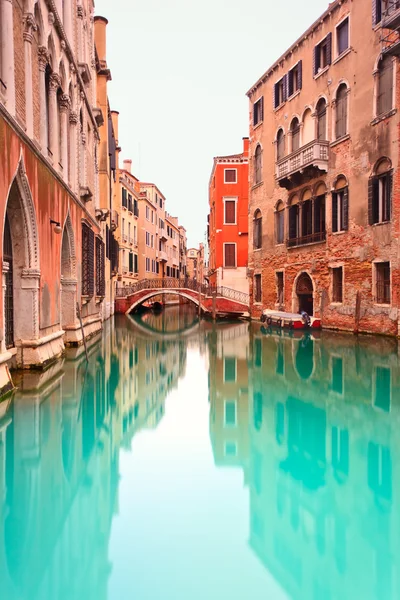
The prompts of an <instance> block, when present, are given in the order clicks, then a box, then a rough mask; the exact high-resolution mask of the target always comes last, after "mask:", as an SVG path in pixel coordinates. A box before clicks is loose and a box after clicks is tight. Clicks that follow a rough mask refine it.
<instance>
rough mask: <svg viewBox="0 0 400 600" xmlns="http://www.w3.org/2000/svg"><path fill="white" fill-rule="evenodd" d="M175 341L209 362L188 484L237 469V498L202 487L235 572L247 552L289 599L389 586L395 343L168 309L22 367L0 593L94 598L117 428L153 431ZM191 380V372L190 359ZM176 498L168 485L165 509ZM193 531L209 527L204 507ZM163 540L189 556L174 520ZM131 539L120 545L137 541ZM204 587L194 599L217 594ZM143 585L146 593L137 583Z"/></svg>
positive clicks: (0, 426) (129, 433)
mask: <svg viewBox="0 0 400 600" xmlns="http://www.w3.org/2000/svg"><path fill="white" fill-rule="evenodd" d="M189 350H190V351H191V352H192V354H193V353H197V354H196V357H198V360H199V362H202V361H201V360H200V358H201V356H200V355H202V359H204V358H206V359H207V365H208V390H209V398H208V401H209V409H210V410H209V431H204V432H203V439H204V438H206V441H207V444H206V445H207V447H208V449H209V448H210V445H209V442H208V435H209V437H210V442H211V449H212V457H211V456H210V461H211V463H212V464H209V463H207V462H204V464H203V463H201V465H202V467H201V476H202V477H204V480H202V481H204V484H202V487H204V490H207V486H208V485H211V483H207V482H212V481H214V480H215V473H216V472H217V473H218V474H220V475H221V469H229V474H231V473H235V471H234V469H237V470H240V471H241V472H242V473H243V482H244V485H243V489H242V490H241V491H240V490H239V491H238V494H239V493H242V494H243V495H244V496H245V497H246V499H247V500H248V501H246V502H237V503H235V501H234V499H233V498H230V499H229V498H226V499H225V500H224V501H223V502H221V501H220V503H218V501H217V499H215V506H216V507H218V506H221V507H224V506H225V507H226V506H227V504H226V503H227V502H230V503H231V504H230V506H231V505H235V506H236V507H240V510H241V511H245V514H243V519H242V521H243V522H244V523H245V524H246V527H247V523H248V530H247V531H246V534H247V533H248V536H247V537H246V539H243V547H244V548H247V551H248V553H249V555H250V556H251V558H252V560H253V563H251V564H250V562H249V561H247V559H246V561H247V562H246V565H247V566H246V567H245V569H247V571H246V570H245V569H244V571H243V573H242V574H241V577H243V578H244V580H245V581H249V582H250V581H251V580H252V578H253V574H254V573H255V569H256V566H257V565H258V564H259V563H258V560H256V559H259V560H260V561H261V563H262V565H264V569H262V571H263V573H264V572H265V573H271V574H272V576H273V578H274V579H275V581H276V582H277V583H278V584H279V585H280V586H281V587H282V588H283V589H284V590H285V591H286V593H287V595H288V597H289V598H293V599H301V598H307V599H316V600H322V599H323V600H326V599H329V598H332V599H333V598H339V597H340V598H344V599H346V598H349V599H350V598H351V599H353V598H363V599H367V600H369V599H371V600H372V599H379V600H386V599H395V598H398V597H400V589H399V582H398V578H397V577H396V571H397V566H398V562H399V560H400V549H399V547H398V542H397V539H398V535H397V522H398V518H399V508H398V506H399V502H398V499H397V491H398V482H397V479H398V478H397V476H396V475H397V473H396V471H397V470H398V464H399V442H398V439H399V436H398V429H399V428H398V425H399V420H400V410H399V402H400V394H399V388H400V368H399V355H398V347H397V342H395V341H392V340H386V339H380V338H377V339H371V338H366V337H362V338H359V339H358V340H355V339H354V338H353V337H351V336H344V335H329V334H322V335H320V336H318V337H314V336H303V335H297V334H296V335H294V334H293V335H291V336H289V335H278V334H276V333H272V332H268V331H267V330H265V329H263V328H260V326H259V325H253V324H249V323H245V322H243V323H236V324H235V323H223V324H220V325H218V326H215V325H214V324H213V323H210V322H205V321H202V322H201V323H199V322H198V319H197V315H196V312H195V311H194V310H189V311H188V310H187V309H182V308H179V307H176V308H172V309H171V308H169V309H167V311H165V314H162V315H154V314H152V313H148V314H146V315H142V316H141V317H140V318H136V319H132V318H130V319H128V318H125V317H124V318H119V319H116V320H115V323H114V324H111V323H108V324H107V327H106V330H105V332H104V335H103V336H102V338H101V339H98V340H92V341H91V344H90V363H89V365H87V364H86V361H85V358H84V355H83V354H82V349H79V350H77V351H70V352H69V353H68V355H67V357H66V359H65V360H64V361H63V362H61V363H58V364H57V365H55V366H54V367H52V368H51V369H49V370H48V371H46V372H45V373H42V374H35V373H28V374H25V376H24V378H23V379H21V381H20V382H19V386H20V389H19V391H18V393H17V394H16V395H15V396H14V398H12V399H11V400H9V401H7V402H4V403H2V404H0V578H1V589H2V592H1V597H2V598H5V599H6V600H9V599H10V600H14V599H15V600H17V599H18V600H28V599H29V600H45V599H46V600H47V599H49V598H55V599H57V600H66V599H67V598H68V600H69V599H75V598H87V599H90V598H93V599H94V598H96V599H97V598H99V597H101V598H107V597H109V596H108V586H109V578H110V573H111V571H112V569H113V565H112V562H111V559H110V550H109V539H110V533H111V526H112V523H113V519H114V517H115V515H116V513H117V511H118V506H119V491H120V457H121V449H124V450H126V451H127V452H126V454H127V455H128V456H129V460H130V461H136V460H142V461H143V460H145V455H143V453H142V454H141V455H139V456H137V455H136V454H135V452H132V447H133V446H132V441H133V438H134V437H135V436H138V438H139V434H140V433H143V434H145V433H146V431H147V432H149V430H152V431H154V430H156V428H157V432H158V433H156V435H157V434H159V432H160V428H159V425H160V423H161V421H162V420H163V419H165V421H163V425H164V424H165V422H166V420H167V419H166V401H167V398H168V396H169V395H170V393H171V391H172V390H176V389H177V386H178V382H179V381H180V380H181V379H182V378H185V377H186V368H187V358H188V351H189ZM192 373H193V371H192ZM197 376H198V377H205V376H206V375H205V373H204V371H202V370H201V369H200V368H199V371H198V375H197ZM204 381H205V379H204ZM191 385H196V381H195V380H194V381H193V382H191ZM201 401H202V402H204V403H206V402H207V399H206V398H202V399H201ZM189 416H190V415H189ZM163 425H162V426H163ZM162 426H161V428H162ZM172 431H174V434H175V435H177V433H178V432H177V431H176V430H174V429H172ZM164 436H165V431H164ZM135 439H136V438H135ZM186 443H190V440H189V441H188V440H187V441H186ZM193 443H194V444H196V441H194V442H193ZM142 452H143V450H142ZM182 452H185V448H184V447H183V446H182ZM129 453H130V454H129ZM192 456H193V455H192ZM196 457H197V458H196V460H198V461H200V460H202V455H201V453H197V454H196ZM196 464H197V468H199V465H200V462H199V463H196ZM192 467H193V465H190V468H192ZM143 469H144V470H145V469H146V464H144V466H143ZM160 469H162V466H160ZM177 481H179V473H178V477H177ZM193 481H195V479H193ZM187 485H188V486H189V487H190V481H189V482H188V483H187ZM182 489H184V488H182ZM230 489H232V488H230ZM189 491H190V490H189ZM220 493H223V492H220ZM182 497H184V495H183V496H182V494H181V496H179V492H178V491H177V497H176V505H177V507H180V506H182V504H179V503H182V502H184V500H182ZM173 500H174V502H175V497H173ZM155 506H156V505H154V506H153V510H154V507H155ZM191 508H192V509H193V510H194V511H195V506H192V507H191ZM149 510H150V509H149ZM177 510H178V508H177ZM188 510H189V509H188ZM216 510H217V508H216ZM194 514H195V513H194ZM235 514H236V513H235ZM130 518H133V517H132V515H130ZM136 518H138V517H137V515H136ZM139 518H140V520H143V521H144V522H147V521H148V522H149V521H151V520H153V519H154V514H152V513H151V511H150V512H149V514H147V513H146V512H144V513H143V514H140V517H139ZM236 526H237V527H238V529H239V525H238V524H237V523H236V520H232V524H231V527H232V528H235V527H236ZM209 527H210V528H211V527H213V528H218V518H216V519H215V518H214V520H212V519H210V524H209ZM144 529H146V527H144ZM231 533H232V535H231V536H230V535H227V534H226V531H225V535H226V539H222V540H221V548H222V547H225V548H226V551H227V552H228V549H229V548H230V545H231V542H232V539H233V538H235V539H236V540H237V539H238V536H237V535H236V536H235V535H233V533H234V532H233V531H231ZM205 534H206V535H205V537H204V539H205V540H207V539H208V538H207V532H205ZM180 535H181V536H182V539H183V540H185V544H187V545H188V546H187V552H188V555H190V548H191V545H193V546H194V547H197V546H196V544H197V542H196V540H191V539H190V535H189V533H188V532H187V531H186V530H185V531H183V532H180ZM239 539H240V536H239ZM142 543H143V540H141V539H138V540H135V544H136V546H135V547H136V552H137V554H140V549H141V544H142ZM149 544H150V545H156V544H157V540H150V542H149ZM204 544H205V542H203V546H202V551H204V550H206V546H205V545H204ZM243 556H245V553H243ZM231 560H233V559H232V557H231ZM254 565H256V566H254ZM153 567H154V569H155V570H156V567H157V565H152V566H151V567H150V566H149V571H148V574H147V575H146V574H144V575H143V577H144V580H146V577H148V576H150V573H153ZM259 568H260V569H261V567H259ZM210 569H211V570H212V567H211V566H210ZM212 575H213V573H210V578H211V580H212ZM213 576H214V578H215V580H218V577H217V576H216V575H215V573H214V575H213ZM254 580H255V579H254ZM218 581H219V580H218ZM134 583H135V582H132V590H133V591H132V594H133V593H134V590H135V585H134ZM249 585H250V584H249ZM219 589H220V590H223V589H224V586H223V582H220V588H219ZM214 592H215V593H216V590H210V594H209V595H208V596H207V597H209V598H214V597H221V598H222V597H223V593H222V595H221V594H220V595H219V596H216V595H213V593H214ZM139 593H140V592H139ZM182 593H183V592H182ZM184 594H185V595H182V594H181V592H180V591H177V593H176V594H175V596H174V598H184V597H185V598H186V597H190V595H189V596H188V595H187V594H186V592H184ZM253 594H254V588H251V589H250V588H249V593H248V597H249V598H253V597H255V596H254V595H253ZM261 596H262V594H261V595H260V597H261ZM267 596H268V594H267V592H266V597H267ZM126 597H134V596H133V595H132V596H126ZM135 597H136V596H135ZM145 597H146V598H149V599H150V600H153V598H154V600H158V599H159V598H160V596H151V595H150V596H149V595H148V596H146V595H142V596H140V595H139V596H138V598H145ZM243 597H245V596H243V594H242V595H241V598H243ZM274 598H275V596H274Z"/></svg>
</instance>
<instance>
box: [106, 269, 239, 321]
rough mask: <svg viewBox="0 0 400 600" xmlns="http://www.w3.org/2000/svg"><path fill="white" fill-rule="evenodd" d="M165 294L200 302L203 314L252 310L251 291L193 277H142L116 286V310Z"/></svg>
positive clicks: (124, 311)
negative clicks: (122, 285) (130, 284)
mask: <svg viewBox="0 0 400 600" xmlns="http://www.w3.org/2000/svg"><path fill="white" fill-rule="evenodd" d="M162 294H176V295H177V296H180V297H181V298H186V299H187V300H190V301H191V302H193V303H194V304H196V306H200V309H201V311H202V313H203V314H212V313H213V306H214V307H215V312H216V314H217V315H221V314H226V313H232V314H237V315H238V316H239V315H246V316H247V315H248V314H249V302H250V300H249V295H248V294H245V293H243V292H238V291H236V290H232V289H230V288H226V287H213V286H205V285H201V284H200V283H198V282H197V281H196V280H194V279H174V278H170V277H168V278H163V279H142V280H140V281H138V282H137V283H135V284H134V285H132V286H129V287H120V288H117V297H116V301H115V312H116V313H120V314H121V313H122V314H129V313H130V312H132V311H133V310H135V308H137V307H138V306H140V304H143V303H144V302H146V301H147V300H150V299H151V298H154V296H160V295H162Z"/></svg>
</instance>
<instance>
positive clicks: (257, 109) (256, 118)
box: [253, 96, 264, 127]
mask: <svg viewBox="0 0 400 600" xmlns="http://www.w3.org/2000/svg"><path fill="white" fill-rule="evenodd" d="M263 120H264V96H261V98H260V99H259V100H257V102H255V103H254V105H253V125H254V127H255V126H256V125H258V123H261V122H262V121H263Z"/></svg>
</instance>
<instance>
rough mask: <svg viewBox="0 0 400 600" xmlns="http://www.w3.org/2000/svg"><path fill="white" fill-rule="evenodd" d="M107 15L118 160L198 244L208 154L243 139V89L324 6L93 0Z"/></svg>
mask: <svg viewBox="0 0 400 600" xmlns="http://www.w3.org/2000/svg"><path fill="white" fill-rule="evenodd" d="M95 3H96V14H97V15H102V16H104V17H107V19H108V20H109V26H108V66H109V67H110V68H111V73H112V77H113V81H112V82H111V83H110V85H109V97H110V102H111V107H112V109H113V110H118V111H119V112H120V131H119V142H120V145H121V146H122V156H121V160H123V159H124V158H131V159H132V160H133V165H132V168H133V171H134V173H135V175H136V176H138V177H139V178H140V179H141V180H142V181H151V182H153V183H156V184H157V185H158V187H159V188H160V189H161V191H162V192H163V193H164V194H165V195H166V197H167V210H168V212H170V213H171V214H172V215H173V216H178V217H179V220H180V222H181V224H182V225H184V226H185V227H186V229H187V232H188V247H190V246H197V245H198V243H199V242H202V241H204V240H205V231H206V218H207V213H208V182H209V177H210V173H211V169H212V161H213V157H214V156H218V155H223V154H235V153H237V152H240V151H241V149H242V138H243V137H245V136H247V135H248V102H247V97H246V95H245V94H246V91H247V90H248V89H249V88H250V86H251V85H252V84H253V83H254V82H255V81H256V80H257V79H258V78H259V77H260V76H261V75H262V74H263V73H264V71H266V70H267V68H268V67H269V66H270V65H271V64H272V63H273V62H274V61H275V60H276V59H277V58H279V56H280V55H281V54H282V53H283V52H284V51H285V49H286V48H287V47H288V46H290V45H291V44H292V43H293V42H294V41H295V40H296V39H297V38H298V37H299V36H300V35H301V34H302V33H303V31H305V30H306V29H307V28H308V27H309V26H310V25H311V24H312V22H313V21H314V20H315V19H317V18H318V16H319V15H320V14H322V12H323V11H324V10H325V9H326V8H327V6H328V0H307V2H299V0H286V2H284V3H280V2H277V3H275V2H272V1H271V0H253V1H252V2H244V1H243V0H229V1H227V0H225V1H224V0H202V1H201V2H198V1H197V2H193V1H191V0H140V1H139V0H112V1H110V0H95Z"/></svg>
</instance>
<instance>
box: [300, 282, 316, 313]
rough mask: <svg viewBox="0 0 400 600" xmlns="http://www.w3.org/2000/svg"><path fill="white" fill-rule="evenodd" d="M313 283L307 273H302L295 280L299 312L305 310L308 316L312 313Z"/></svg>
mask: <svg viewBox="0 0 400 600" xmlns="http://www.w3.org/2000/svg"><path fill="white" fill-rule="evenodd" d="M313 292H314V288H313V284H312V281H311V277H310V276H309V275H308V274H307V273H302V274H301V275H300V277H299V278H298V280H297V284H296V294H297V298H298V302H299V312H303V311H304V312H306V313H307V314H308V315H310V317H312V316H313V314H314V298H313Z"/></svg>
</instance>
